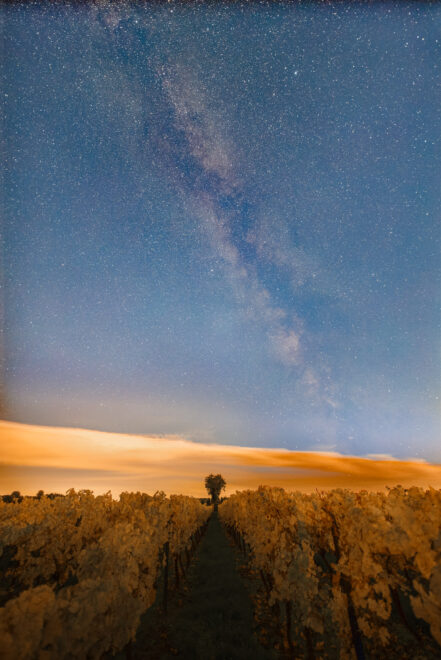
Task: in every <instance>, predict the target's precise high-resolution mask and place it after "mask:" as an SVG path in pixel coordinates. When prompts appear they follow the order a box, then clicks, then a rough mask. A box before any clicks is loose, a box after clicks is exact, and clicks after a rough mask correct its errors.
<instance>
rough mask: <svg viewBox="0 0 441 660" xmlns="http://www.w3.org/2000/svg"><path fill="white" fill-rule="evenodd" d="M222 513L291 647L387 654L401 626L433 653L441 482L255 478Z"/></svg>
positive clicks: (440, 641)
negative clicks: (322, 483)
mask: <svg viewBox="0 0 441 660" xmlns="http://www.w3.org/2000/svg"><path fill="white" fill-rule="evenodd" d="M219 515H220V517H221V520H222V521H223V522H224V524H225V525H226V526H227V529H228V530H229V531H230V533H231V534H232V535H233V536H234V538H235V539H236V541H237V542H238V544H240V545H241V547H242V549H244V550H245V551H248V554H249V557H250V561H251V563H252V565H253V567H254V569H255V570H256V571H257V572H258V573H259V574H260V576H261V578H262V582H263V585H264V588H265V592H266V595H267V599H268V604H269V605H270V606H273V607H275V610H276V611H279V612H283V620H284V625H285V628H286V636H285V637H286V644H287V646H288V648H289V650H290V652H294V651H295V648H294V647H295V645H296V644H297V645H298V646H299V648H298V649H297V651H299V652H300V653H303V654H306V655H307V656H308V657H310V658H313V657H315V654H316V653H318V654H321V655H320V657H323V653H324V648H325V647H326V648H327V649H328V652H329V649H330V648H331V646H332V644H334V647H333V648H334V652H335V653H336V654H338V655H339V657H341V658H353V657H357V658H358V659H362V658H364V657H365V656H366V654H368V655H369V656H371V657H394V656H393V651H394V650H395V649H396V648H397V645H399V639H398V637H399V635H398V632H399V631H401V630H402V629H404V630H405V635H406V639H410V640H411V641H413V642H414V643H415V644H416V645H417V646H419V645H420V644H421V643H422V638H423V637H424V640H425V643H426V646H427V648H426V652H427V654H428V656H421V657H432V655H430V654H431V653H432V654H433V657H438V656H439V654H440V651H441V648H440V646H441V491H440V490H435V489H432V488H430V489H429V490H427V491H424V490H422V489H419V488H410V489H409V490H405V489H403V488H401V487H396V488H393V489H390V490H389V492H388V493H387V494H382V493H368V492H366V491H361V492H359V493H356V492H351V491H347V490H341V489H338V490H333V491H329V492H327V493H316V494H312V495H306V494H302V493H299V492H292V493H285V491H284V490H283V489H280V488H269V487H264V486H261V487H259V489H258V490H257V491H243V492H240V493H236V494H235V495H232V496H230V497H229V498H228V499H227V500H226V501H225V502H223V503H222V504H221V505H220V506H219ZM407 606H408V607H407ZM336 630H337V631H338V635H336V633H335V631H336ZM295 636H296V639H294V637H295ZM300 647H301V648H300ZM388 654H389V655H388ZM437 654H438V655H437Z"/></svg>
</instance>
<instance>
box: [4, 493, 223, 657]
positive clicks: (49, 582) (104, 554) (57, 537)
mask: <svg viewBox="0 0 441 660" xmlns="http://www.w3.org/2000/svg"><path fill="white" fill-rule="evenodd" d="M210 513H211V509H209V508H208V507H206V506H203V505H201V504H200V502H199V501H198V500H196V499H194V498H191V497H185V496H181V495H172V496H171V497H170V498H166V497H165V495H164V493H157V494H155V495H154V496H148V495H145V494H141V493H122V494H121V496H120V499H119V501H115V500H113V499H112V497H111V495H110V493H107V494H106V495H102V496H98V497H94V496H93V494H92V492H91V491H79V492H78V493H76V492H75V491H74V490H70V491H68V493H67V495H66V497H59V498H55V499H54V500H50V499H49V498H42V499H41V500H23V501H22V502H20V503H18V502H17V503H14V504H3V503H0V538H1V545H0V554H1V556H2V559H4V560H5V561H6V562H7V564H8V565H7V568H6V571H5V580H4V582H5V584H6V587H5V589H4V591H3V592H2V593H1V597H2V601H3V602H2V603H1V604H2V605H3V607H1V608H0V647H1V650H2V657H4V658H5V660H8V659H9V658H11V660H12V659H14V660H15V659H17V660H28V659H29V660H30V659H32V658H36V657H38V658H39V659H44V658H53V657H59V658H65V659H69V658H72V659H73V658H78V657H88V658H100V657H101V656H102V655H103V654H104V653H106V652H111V653H115V652H116V651H118V650H121V649H123V648H124V647H126V645H127V644H128V643H129V642H130V641H131V640H133V639H134V638H135V634H136V630H137V628H138V625H139V621H140V617H141V615H142V613H143V612H145V611H146V610H147V609H148V608H149V607H150V606H151V605H152V604H153V602H154V601H155V598H156V589H157V584H158V579H159V574H160V572H161V570H162V568H163V567H164V568H165V567H166V568H167V571H168V562H167V565H166V561H167V557H171V559H172V561H174V562H175V569H176V570H175V575H176V577H177V578H178V575H179V569H178V565H179V566H180V567H181V572H182V570H183V564H182V556H183V554H184V553H185V556H186V559H187V562H188V560H189V551H190V550H191V549H192V548H193V549H194V546H195V542H196V537H197V536H198V535H199V534H200V530H201V529H202V528H203V526H204V525H205V524H206V521H207V519H208V517H209V515H210ZM165 605H166V601H165Z"/></svg>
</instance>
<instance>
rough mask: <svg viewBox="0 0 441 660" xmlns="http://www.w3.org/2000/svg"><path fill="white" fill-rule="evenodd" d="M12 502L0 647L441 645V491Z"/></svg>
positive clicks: (217, 652)
mask: <svg viewBox="0 0 441 660" xmlns="http://www.w3.org/2000/svg"><path fill="white" fill-rule="evenodd" d="M216 509H217V507H215V509H214V510H213V507H212V506H207V505H206V504H202V503H201V502H200V501H199V500H198V499H197V498H192V497H187V496H182V495H181V496H178V495H174V496H173V495H172V496H170V497H166V496H165V494H164V493H162V492H157V493H155V494H154V495H146V494H142V493H122V494H121V496H120V498H119V499H118V500H114V499H113V498H112V497H111V495H110V493H108V494H106V495H101V496H97V497H95V496H94V495H93V493H92V492H91V491H79V492H76V491H74V490H73V489H72V490H70V491H68V493H67V494H66V495H65V496H54V497H48V496H45V495H41V494H40V496H39V498H37V497H24V498H15V499H12V501H6V502H1V503H0V525H1V560H0V562H1V564H0V568H1V571H2V582H1V584H2V591H1V593H0V598H1V601H0V607H1V608H0V648H1V651H2V657H4V658H5V659H10V660H13V659H14V660H15V659H23V660H24V659H33V658H47V659H50V658H66V659H70V658H80V657H81V658H82V657H84V658H97V659H98V658H111V657H121V658H123V657H132V658H157V659H158V660H159V659H160V658H172V657H182V658H216V659H217V658H219V659H220V658H224V659H225V660H226V659H227V658H246V657H250V655H249V653H250V650H251V652H252V657H256V658H357V659H359V658H379V657H388V658H397V659H398V658H420V659H421V660H423V659H424V660H425V659H431V658H433V659H435V658H438V657H440V653H441V628H440V622H441V588H440V587H441V572H440V570H441V569H440V566H441V538H440V529H441V491H440V490H435V489H431V488H429V489H428V490H424V489H420V488H416V487H415V488H410V489H404V488H402V487H396V488H393V489H390V490H389V491H388V492H387V493H386V494H385V493H369V492H367V491H359V492H355V491H350V490H342V489H336V490H331V491H328V492H326V493H325V492H316V493H315V494H304V493H300V492H298V491H293V492H286V491H284V490H283V489H281V488H270V487H264V486H262V487H260V488H259V489H257V490H246V491H241V492H237V493H236V494H234V495H231V496H230V497H228V498H225V499H224V501H222V502H221V503H220V504H219V506H218V510H216Z"/></svg>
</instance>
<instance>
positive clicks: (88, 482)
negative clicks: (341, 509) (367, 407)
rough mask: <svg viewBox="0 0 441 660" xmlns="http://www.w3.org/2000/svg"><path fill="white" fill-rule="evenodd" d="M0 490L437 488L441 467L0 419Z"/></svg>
mask: <svg viewBox="0 0 441 660" xmlns="http://www.w3.org/2000/svg"><path fill="white" fill-rule="evenodd" d="M0 443H1V456H0V492H2V493H8V492H11V491H12V490H20V491H21V492H22V493H23V494H34V493H35V492H36V491H37V490H39V489H40V488H42V489H43V490H45V491H46V492H50V491H56V492H61V493H64V492H65V491H66V490H67V489H68V488H72V487H73V488H76V489H80V488H90V489H92V490H93V491H94V492H95V494H99V493H103V492H105V491H107V490H111V491H112V493H113V495H114V496H117V495H119V493H120V492H121V491H123V490H141V491H145V492H148V493H153V492H155V491H156V490H164V491H165V492H166V493H167V494H169V493H183V494H186V495H195V496H198V497H201V496H206V495H207V493H206V491H205V488H204V478H205V476H206V475H207V474H209V473H210V472H214V473H216V472H221V473H222V475H223V476H224V478H225V480H226V482H227V490H226V494H229V493H232V492H234V491H235V490H243V489H246V488H257V486H259V485H260V484H267V485H272V486H281V487H283V488H286V489H287V490H294V489H298V490H302V491H305V492H310V491H313V490H315V489H316V488H318V489H328V488H353V489H356V490H359V489H362V488H365V489H368V490H382V489H384V488H385V487H386V486H394V485H396V484H398V483H399V484H401V485H402V486H405V487H406V486H410V485H416V486H421V487H424V488H427V487H428V486H432V487H433V488H441V465H434V464H429V463H425V462H423V461H417V460H408V461H400V460H398V459H394V458H390V457H387V458H386V459H381V460H380V459H373V458H360V457H355V456H342V455H340V454H337V453H320V452H297V451H289V450H287V449H261V448H257V447H238V446H230V445H216V444H199V443H193V442H190V441H188V440H185V439H183V438H179V437H177V436H171V437H167V438H163V437H158V436H154V435H152V436H140V435H124V434H120V433H105V432H102V431H92V430H87V429H72V428H56V427H46V426H32V425H28V424H18V423H16V422H8V421H0Z"/></svg>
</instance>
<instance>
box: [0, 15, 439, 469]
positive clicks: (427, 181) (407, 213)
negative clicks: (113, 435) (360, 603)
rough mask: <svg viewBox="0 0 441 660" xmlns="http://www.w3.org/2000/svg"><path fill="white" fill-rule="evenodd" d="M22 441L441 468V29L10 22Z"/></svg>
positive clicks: (9, 388)
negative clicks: (66, 430) (314, 454)
mask: <svg viewBox="0 0 441 660" xmlns="http://www.w3.org/2000/svg"><path fill="white" fill-rule="evenodd" d="M2 13H3V19H4V22H5V49H4V52H5V58H4V63H3V67H2V88H3V92H4V94H3V97H4V111H5V117H6V121H5V131H4V138H5V145H6V174H5V191H6V195H5V209H6V213H5V217H6V222H5V230H4V257H3V262H4V266H3V269H4V291H5V293H4V310H5V315H4V316H5V321H4V329H3V330H4V337H5V339H4V346H5V356H6V359H5V365H4V383H5V388H4V389H5V394H6V416H7V418H9V419H14V420H16V421H23V422H29V423H37V424H49V425H66V426H83V427H91V428H97V429H103V430H115V431H125V432H137V433H164V434H169V433H179V434H182V435H185V437H187V438H189V439H192V440H197V441H209V442H222V443H230V444H243V445H254V446H267V447H286V448H290V449H312V450H319V449H323V450H333V451H340V452H342V453H349V454H362V455H366V454H383V453H387V454H393V455H395V456H399V457H407V456H417V457H421V458H426V459H428V460H441V453H440V449H439V446H440V444H439V437H440V423H439V395H440V373H441V371H440V353H439V344H440V342H439V339H440V315H439V309H440V302H441V300H440V297H441V296H440V292H441V286H440V284H441V282H440V279H441V276H440V273H441V269H440V257H439V254H440V252H439V248H440V229H439V227H440V224H439V220H440V217H439V209H440V201H441V200H440V186H439V183H440V174H439V173H440V171H441V168H440V166H441V163H440V153H441V152H440V134H441V132H440V129H441V126H440V123H441V122H440V117H439V112H438V108H439V107H440V105H441V98H440V97H441V95H440V91H439V90H440V85H439V82H440V75H439V74H440V71H439V62H440V61H441V57H440V56H441V52H440V51H441V49H440V44H441V9H440V7H439V6H437V5H436V4H424V3H413V2H412V3H406V2H388V3H380V2H379V3H374V4H372V3H348V4H345V3H335V4H326V5H324V4H320V3H303V4H298V5H294V4H280V5H276V4H273V3H248V4H236V5H234V6H233V5H231V4H226V5H221V4H215V5H213V6H211V7H210V6H208V5H205V4H199V3H194V4H191V5H185V6H184V5H182V4H178V3H173V2H172V3H167V4H165V3H164V4H155V5H141V4H129V3H127V4H126V3H118V4H116V5H115V4H114V5H113V6H112V4H110V3H109V4H108V5H106V4H99V5H98V4H96V5H95V4H92V3H90V4H89V5H87V6H75V7H74V6H70V7H69V6H68V5H65V6H61V5H58V6H54V5H53V6H51V5H50V3H37V4H32V5H29V4H26V5H20V4H16V5H14V6H10V7H3V9H2Z"/></svg>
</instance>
